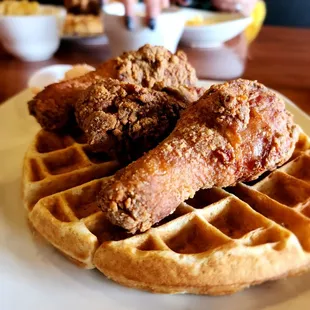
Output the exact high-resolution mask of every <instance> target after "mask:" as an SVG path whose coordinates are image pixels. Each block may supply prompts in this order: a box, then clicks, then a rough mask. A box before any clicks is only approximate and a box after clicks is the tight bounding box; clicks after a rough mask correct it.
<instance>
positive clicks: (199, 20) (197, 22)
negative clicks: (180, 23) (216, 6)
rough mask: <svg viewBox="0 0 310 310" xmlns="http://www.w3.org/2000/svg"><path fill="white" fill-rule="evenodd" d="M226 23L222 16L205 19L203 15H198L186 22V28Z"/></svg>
mask: <svg viewBox="0 0 310 310" xmlns="http://www.w3.org/2000/svg"><path fill="white" fill-rule="evenodd" d="M222 21H224V19H222V18H220V16H216V17H215V16H214V17H203V16H202V15H196V16H194V17H193V18H191V19H189V20H188V21H187V22H186V26H194V27H195V26H206V25H212V24H216V23H219V22H222Z"/></svg>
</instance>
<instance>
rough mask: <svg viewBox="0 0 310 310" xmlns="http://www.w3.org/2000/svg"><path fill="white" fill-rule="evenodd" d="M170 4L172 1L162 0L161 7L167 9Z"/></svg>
mask: <svg viewBox="0 0 310 310" xmlns="http://www.w3.org/2000/svg"><path fill="white" fill-rule="evenodd" d="M169 6H170V1H169V0H161V8H162V9H166V8H169Z"/></svg>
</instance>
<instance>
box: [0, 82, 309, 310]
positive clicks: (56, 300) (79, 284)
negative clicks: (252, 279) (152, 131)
mask: <svg viewBox="0 0 310 310" xmlns="http://www.w3.org/2000/svg"><path fill="white" fill-rule="evenodd" d="M201 84H202V85H204V86H209V85H210V82H207V81H205V82H201ZM30 98H31V92H30V91H29V90H26V91H23V92H22V93H20V94H18V95H17V96H15V97H14V98H12V99H10V100H8V101H7V102H6V103H5V104H4V105H1V106H0V171H1V174H0V309H1V310H16V309H23V310H28V309H29V310H30V309H31V310H36V309H44V310H52V309H53V310H54V309H57V310H62V309H66V310H67V309H68V310H69V309H75V310H85V309H89V310H96V309H98V310H99V309H100V310H102V309H109V310H110V309H113V310H121V309H141V310H145V309H148V310H152V309H154V310H155V309H156V310H158V309H165V310H166V309H177V310H183V309H195V310H199V309H208V310H212V309H229V310H245V309H249V310H257V309H264V310H266V309H268V310H286V309H293V308H294V309H302V310H303V309H305V310H306V309H308V308H309V299H310V273H308V274H306V275H303V276H300V277H296V278H291V279H287V280H281V281H276V282H271V283H266V284H263V285H261V286H257V287H254V288H251V289H248V290H245V291H243V292H241V293H237V294H235V295H232V296H224V297H208V296H193V295H176V296H173V295H172V296H170V295H154V294H150V293H146V292H142V291H137V290H134V289H129V288H126V287H122V286H120V285H118V284H115V283H114V282H112V281H109V280H107V279H106V278H105V277H104V276H103V275H102V274H100V273H99V272H98V271H95V270H92V271H89V270H82V269H79V268H78V267H76V266H75V265H73V264H72V263H70V262H69V261H67V260H66V259H65V258H64V257H63V256H61V255H60V254H59V253H58V252H57V251H56V250H55V249H54V248H53V247H52V246H49V245H47V244H43V243H42V242H39V243H38V242H37V241H35V240H34V239H33V238H32V235H31V233H30V231H29V229H28V226H27V221H26V212H25V211H24V208H23V206H22V201H21V197H20V192H21V190H20V182H21V169H22V160H23V155H24V152H25V150H26V148H27V145H28V144H29V143H30V141H31V140H32V139H33V136H34V134H35V133H36V132H37V131H38V130H39V126H38V125H37V124H36V122H35V121H34V119H33V118H32V117H30V116H29V115H28V112H27V107H26V102H27V100H28V99H30ZM285 100H286V103H287V108H288V109H289V110H290V111H291V112H293V113H294V114H295V120H296V122H297V123H299V124H300V125H301V126H302V127H303V129H304V130H305V132H306V133H307V134H309V135H310V126H309V120H310V119H309V117H307V116H306V114H305V113H303V112H302V111H300V110H299V109H298V108H297V107H296V106H295V105H294V104H293V103H292V102H291V101H289V100H288V99H287V98H285ZM307 305H308V306H307Z"/></svg>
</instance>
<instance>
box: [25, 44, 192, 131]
mask: <svg viewBox="0 0 310 310" xmlns="http://www.w3.org/2000/svg"><path fill="white" fill-rule="evenodd" d="M102 78H114V79H118V80H120V81H123V82H128V83H133V84H139V85H142V86H144V87H148V88H153V87H155V88H156V89H159V88H163V87H169V86H172V87H175V86H179V85H188V86H191V85H194V84H195V83H196V81H197V77H196V73H195V70H194V68H193V67H192V66H191V65H190V64H189V63H188V62H187V57H186V55H185V54H184V53H183V52H181V51H179V52H177V53H176V54H172V53H171V52H169V51H168V50H167V49H165V48H164V47H160V46H151V45H144V46H143V47H141V48H140V49H139V50H137V51H132V52H127V53H124V54H122V55H121V56H120V57H117V58H115V59H111V60H108V61H106V62H105V63H103V64H101V65H100V66H99V67H98V68H97V70H96V71H93V72H90V73H87V74H85V75H83V76H82V77H78V78H75V79H72V80H68V81H63V82H59V83H55V84H52V85H49V86H47V87H46V88H45V89H44V90H43V91H41V92H40V93H38V94H37V95H36V96H35V97H34V98H33V99H32V100H31V101H29V103H28V107H29V112H30V114H31V115H33V116H34V117H35V118H36V119H37V121H38V122H39V123H40V125H41V126H42V128H43V129H46V130H60V129H62V128H64V127H66V126H67V127H68V126H69V125H71V124H72V123H74V121H75V119H74V113H73V112H74V109H73V106H74V104H75V103H76V101H77V99H78V98H79V96H80V93H81V91H83V90H85V89H87V88H88V87H89V86H90V85H91V84H93V83H94V82H96V80H98V79H102Z"/></svg>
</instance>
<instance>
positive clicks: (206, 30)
mask: <svg viewBox="0 0 310 310" xmlns="http://www.w3.org/2000/svg"><path fill="white" fill-rule="evenodd" d="M183 13H184V15H185V17H186V20H190V19H192V18H194V17H196V16H201V17H202V18H204V19H208V18H210V19H212V20H213V19H215V20H216V21H217V22H216V23H214V24H209V25H202V26H185V29H184V33H183V35H182V38H181V42H182V44H184V45H186V46H190V47H218V46H221V45H222V44H223V43H224V42H226V41H228V40H230V39H232V38H234V37H235V36H237V35H238V34H240V33H241V32H242V31H243V30H244V29H245V28H246V27H247V26H248V25H249V24H250V23H251V21H252V18H251V17H244V16H243V15H242V14H240V13H219V12H210V11H202V10H195V9H186V8H185V9H183Z"/></svg>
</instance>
